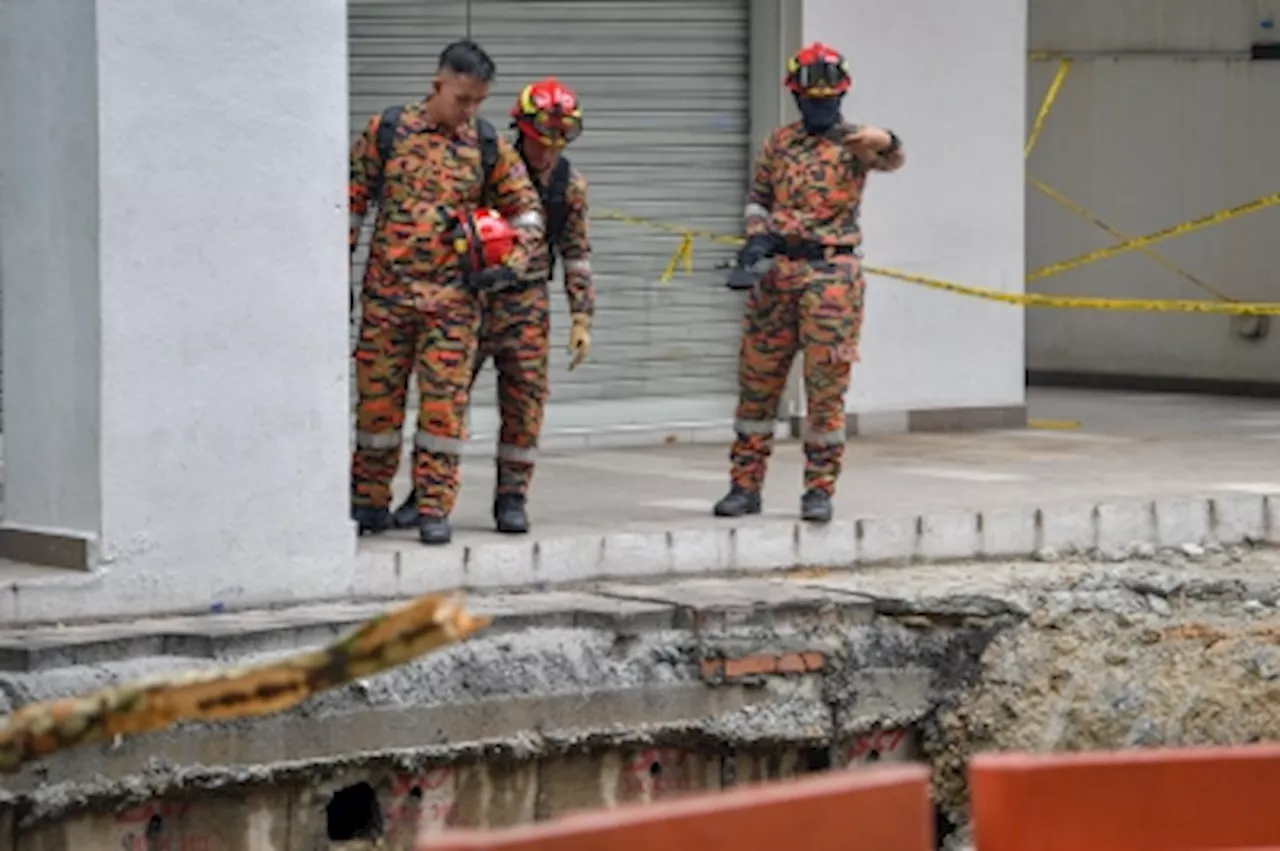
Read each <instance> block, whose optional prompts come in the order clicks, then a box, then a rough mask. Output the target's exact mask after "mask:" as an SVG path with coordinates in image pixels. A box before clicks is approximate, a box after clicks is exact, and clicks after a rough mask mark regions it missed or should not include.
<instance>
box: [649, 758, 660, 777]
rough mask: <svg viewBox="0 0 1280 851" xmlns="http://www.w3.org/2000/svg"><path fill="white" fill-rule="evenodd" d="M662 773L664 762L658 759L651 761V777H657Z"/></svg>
mask: <svg viewBox="0 0 1280 851" xmlns="http://www.w3.org/2000/svg"><path fill="white" fill-rule="evenodd" d="M661 773H662V763H660V762H658V761H657V760H655V761H653V762H651V763H649V776H650V777H657V776H658V775H659V774H661Z"/></svg>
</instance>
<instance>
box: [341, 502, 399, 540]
mask: <svg viewBox="0 0 1280 851" xmlns="http://www.w3.org/2000/svg"><path fill="white" fill-rule="evenodd" d="M351 519H352V520H354V521H356V523H357V524H358V525H359V528H360V531H359V534H361V535H381V534H382V533H383V532H385V531H387V530H388V529H390V528H391V512H390V511H387V510H386V509H385V508H375V507H374V506H372V505H353V506H351Z"/></svg>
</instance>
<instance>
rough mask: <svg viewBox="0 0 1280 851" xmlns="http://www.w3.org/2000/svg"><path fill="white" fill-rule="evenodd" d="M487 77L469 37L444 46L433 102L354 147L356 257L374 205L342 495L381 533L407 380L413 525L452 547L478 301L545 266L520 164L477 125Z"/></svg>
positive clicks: (531, 195) (391, 118) (364, 524)
mask: <svg viewBox="0 0 1280 851" xmlns="http://www.w3.org/2000/svg"><path fill="white" fill-rule="evenodd" d="M494 72H495V66H494V63H493V61H492V60H491V59H490V58H489V56H488V55H487V54H486V53H485V52H484V50H482V49H481V48H480V47H479V46H478V45H476V44H475V43H474V42H471V41H461V42H457V43H454V44H452V45H450V46H449V47H447V48H445V50H444V51H443V53H441V55H440V62H439V67H438V69H437V72H436V76H435V80H434V89H435V90H434V92H433V93H432V94H431V96H430V97H428V98H426V99H425V100H422V101H419V102H416V103H412V104H409V105H407V106H403V107H392V108H390V109H388V110H387V111H385V112H384V113H382V114H381V115H378V116H374V117H373V118H372V119H370V121H369V124H368V126H367V127H366V129H365V131H364V132H363V133H362V134H361V135H360V137H359V138H358V139H356V141H355V143H354V144H353V146H352V148H351V183H350V204H351V230H350V244H351V250H352V252H353V253H354V251H355V246H356V243H357V240H358V238H359V234H360V229H361V226H362V224H363V220H364V217H365V215H366V213H368V211H369V209H370V207H371V206H373V205H377V207H378V212H377V218H376V219H375V222H374V227H373V236H372V239H371V242H370V253H369V261H368V265H367V267H366V269H365V275H364V281H363V286H362V288H361V295H360V305H361V320H360V332H359V339H358V342H357V344H356V351H355V361H356V383H357V387H358V400H357V403H356V412H355V418H356V448H355V452H354V455H353V458H352V465H351V500H352V517H353V519H355V520H356V522H357V524H358V526H359V529H360V532H361V534H365V533H377V532H381V531H383V530H385V529H387V528H388V527H389V526H390V525H391V522H392V518H391V512H390V503H391V480H392V478H393V477H394V475H395V472H396V468H397V466H398V464H399V460H400V444H401V431H402V428H403V424H404V408H405V400H406V393H407V387H408V381H409V375H410V373H411V372H415V371H416V373H417V378H418V388H419V397H420V404H419V409H418V427H417V432H416V434H415V436H414V471H413V472H414V475H413V480H414V492H415V494H416V499H415V502H416V506H415V507H416V512H417V514H418V519H419V522H418V523H417V524H416V525H418V528H419V537H420V538H421V540H422V541H423V543H427V544H443V543H447V542H448V541H449V540H450V539H451V537H452V528H451V526H450V523H449V514H450V512H451V511H452V509H453V506H454V502H455V500H456V498H457V491H458V459H459V455H460V452H461V448H462V444H463V441H464V440H465V438H466V434H465V423H464V417H465V413H466V407H467V402H468V388H469V386H470V382H471V379H472V368H473V365H474V362H475V355H476V349H477V335H478V332H479V328H480V320H481V306H480V299H481V298H483V297H484V296H485V294H486V293H488V292H489V291H491V290H493V289H494V288H501V287H504V286H509V285H511V284H512V283H514V282H515V280H516V279H517V277H518V276H519V275H522V274H528V272H527V270H528V269H530V268H534V269H537V268H542V267H543V266H544V265H545V260H543V259H541V258H540V257H539V256H538V254H539V252H541V251H544V250H545V245H544V240H543V219H542V212H541V206H540V204H539V201H538V194H537V192H536V191H535V189H534V187H533V184H532V183H531V182H530V180H529V175H528V172H527V170H526V168H525V164H524V160H523V159H521V157H520V155H519V154H518V153H517V152H516V150H515V148H514V147H512V145H511V144H510V143H509V142H507V140H505V139H502V138H500V137H499V136H498V134H497V132H496V131H495V130H494V128H493V127H492V125H489V124H488V123H487V122H484V121H483V120H482V119H478V118H477V117H476V112H477V111H478V109H479V107H480V104H481V103H482V102H483V101H484V99H485V98H486V97H487V96H488V93H489V87H490V85H491V82H492V80H493V76H494ZM484 199H487V200H488V203H489V204H490V206H491V207H493V208H494V209H493V210H488V209H484V207H483V200H484Z"/></svg>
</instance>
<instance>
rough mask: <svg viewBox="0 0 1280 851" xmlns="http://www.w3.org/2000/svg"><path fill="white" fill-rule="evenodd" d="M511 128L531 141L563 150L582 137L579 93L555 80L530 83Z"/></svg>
mask: <svg viewBox="0 0 1280 851" xmlns="http://www.w3.org/2000/svg"><path fill="white" fill-rule="evenodd" d="M511 126H512V127H515V128H516V129H517V130H519V131H520V133H521V134H522V135H523V136H525V137H526V138H528V139H532V140H533V141H535V142H538V143H540V144H543V145H547V146H551V147H557V148H562V147H564V146H565V145H567V144H569V143H570V142H572V141H573V140H574V139H577V138H578V137H579V136H580V135H582V105H581V104H580V103H579V102H578V93H577V92H575V91H574V90H573V89H571V88H569V87H568V86H566V85H565V84H564V83H562V82H560V81H559V80H557V79H556V78H555V77H547V78H546V79H544V80H538V81H537V82H536V83H530V84H529V85H527V86H525V87H524V90H523V91H521V92H520V96H519V97H517V98H516V103H515V106H513V107H512V108H511Z"/></svg>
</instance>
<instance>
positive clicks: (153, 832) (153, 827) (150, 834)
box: [147, 814, 164, 839]
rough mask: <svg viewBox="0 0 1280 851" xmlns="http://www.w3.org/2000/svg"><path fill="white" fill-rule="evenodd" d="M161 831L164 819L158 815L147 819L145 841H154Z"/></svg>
mask: <svg viewBox="0 0 1280 851" xmlns="http://www.w3.org/2000/svg"><path fill="white" fill-rule="evenodd" d="M162 830H164V819H162V818H160V816H159V815H158V814H157V815H153V816H152V817H151V818H149V819H147V839H155V838H156V837H157V836H159V835H160V831H162Z"/></svg>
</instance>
